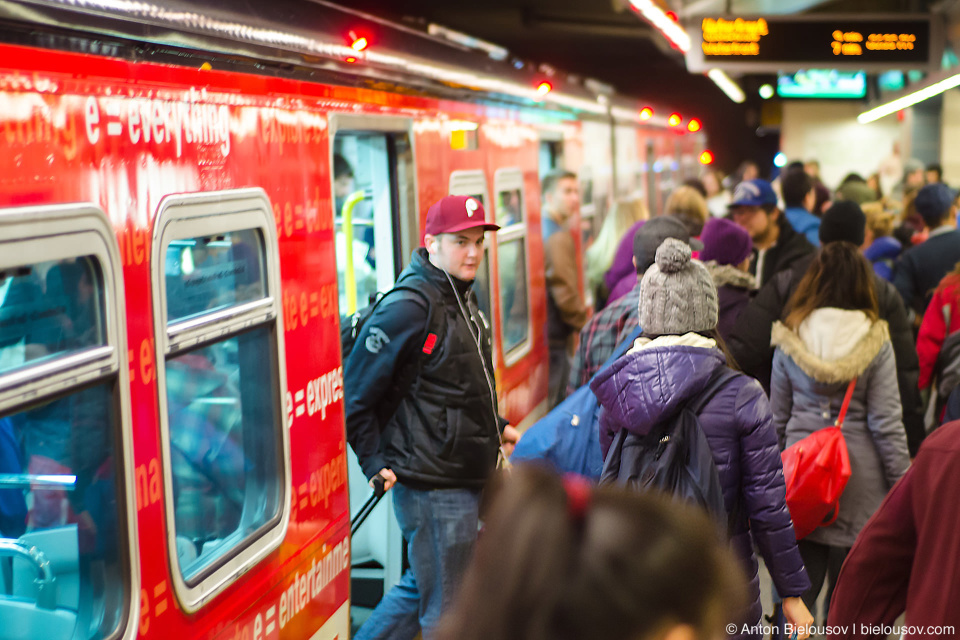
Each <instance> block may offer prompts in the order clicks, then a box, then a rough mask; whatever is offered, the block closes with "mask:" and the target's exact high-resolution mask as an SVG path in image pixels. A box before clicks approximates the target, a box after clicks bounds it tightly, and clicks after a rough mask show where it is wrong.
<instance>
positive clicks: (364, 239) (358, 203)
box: [333, 133, 396, 315]
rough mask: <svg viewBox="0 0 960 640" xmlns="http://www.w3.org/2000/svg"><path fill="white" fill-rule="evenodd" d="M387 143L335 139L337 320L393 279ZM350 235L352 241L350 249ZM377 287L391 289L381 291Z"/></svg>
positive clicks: (371, 137) (348, 136) (369, 137)
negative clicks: (339, 314) (338, 305)
mask: <svg viewBox="0 0 960 640" xmlns="http://www.w3.org/2000/svg"><path fill="white" fill-rule="evenodd" d="M389 143H390V140H389V136H387V135H385V134H366V133H338V134H337V137H336V140H335V141H334V156H333V195H334V208H335V212H336V216H335V217H336V254H337V279H338V284H339V287H340V289H339V290H340V313H341V315H350V314H352V313H354V312H355V311H356V310H357V309H362V308H364V307H366V306H367V305H368V304H369V303H370V301H371V300H372V299H373V297H375V296H376V294H377V291H378V290H381V289H382V290H386V288H389V286H392V284H393V281H394V280H395V279H396V273H395V271H396V267H395V265H394V247H393V242H394V233H393V227H394V223H393V221H394V188H393V182H392V179H391V175H392V171H391V159H390V144H389ZM345 225H346V226H345ZM348 231H349V233H350V234H351V235H352V238H351V242H350V243H349V246H348V242H347V240H348V238H347V235H348ZM351 255H352V260H351ZM381 272H382V273H381ZM378 275H379V277H378ZM381 283H389V284H388V285H387V286H386V287H384V286H383V285H382V284H381Z"/></svg>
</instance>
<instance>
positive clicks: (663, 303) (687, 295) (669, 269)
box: [639, 238, 719, 336]
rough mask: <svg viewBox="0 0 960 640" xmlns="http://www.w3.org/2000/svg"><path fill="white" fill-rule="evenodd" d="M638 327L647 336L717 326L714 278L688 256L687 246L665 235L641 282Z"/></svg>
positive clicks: (717, 302)
mask: <svg viewBox="0 0 960 640" xmlns="http://www.w3.org/2000/svg"><path fill="white" fill-rule="evenodd" d="M639 311H640V326H641V327H642V328H643V332H644V333H645V334H647V335H655V336H662V335H683V334H685V333H689V332H697V331H710V330H711V329H715V328H716V326H717V320H718V313H719V300H718V298H717V287H716V286H715V285H714V284H713V277H712V276H711V275H710V272H709V271H707V268H706V267H705V266H703V263H702V262H700V261H699V260H692V259H691V251H690V247H689V246H688V245H687V244H686V243H685V242H682V241H680V240H677V239H676V238H667V239H666V240H664V241H663V243H662V244H661V245H660V246H659V247H658V248H657V260H656V262H655V263H654V264H653V266H651V267H650V268H649V269H647V271H646V273H644V274H643V279H642V280H641V281H640V304H639Z"/></svg>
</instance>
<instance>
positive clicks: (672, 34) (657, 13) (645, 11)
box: [630, 0, 690, 53]
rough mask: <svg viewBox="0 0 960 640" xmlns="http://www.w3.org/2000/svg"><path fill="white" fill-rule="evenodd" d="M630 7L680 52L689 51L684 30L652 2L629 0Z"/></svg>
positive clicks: (648, 0) (650, 0) (688, 39)
mask: <svg viewBox="0 0 960 640" xmlns="http://www.w3.org/2000/svg"><path fill="white" fill-rule="evenodd" d="M630 6H632V7H633V8H634V10H636V11H637V12H638V13H639V14H640V15H641V16H643V17H644V19H645V20H647V21H648V22H650V24H652V25H653V26H654V27H656V28H657V29H658V30H659V31H660V33H662V34H663V35H664V37H666V39H667V40H669V41H670V42H672V43H673V44H674V45H676V47H677V48H678V49H680V51H683V52H684V53H686V52H687V51H689V50H690V36H689V35H688V34H687V32H686V30H684V28H683V27H681V26H680V25H679V24H677V23H676V22H674V21H673V20H671V19H670V16H668V15H667V14H666V12H664V10H663V9H661V8H660V7H658V6H657V5H656V4H655V3H654V2H653V0H630Z"/></svg>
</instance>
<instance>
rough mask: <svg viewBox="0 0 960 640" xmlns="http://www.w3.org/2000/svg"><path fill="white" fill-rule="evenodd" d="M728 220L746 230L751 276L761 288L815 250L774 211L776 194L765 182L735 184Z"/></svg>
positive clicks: (777, 210) (776, 210)
mask: <svg viewBox="0 0 960 640" xmlns="http://www.w3.org/2000/svg"><path fill="white" fill-rule="evenodd" d="M730 218H731V219H732V220H733V221H734V222H736V223H737V224H738V225H740V226H741V227H743V228H744V229H746V230H747V232H748V233H749V234H750V237H751V238H752V239H753V259H752V260H751V261H750V273H751V274H752V275H754V276H756V278H757V286H760V287H762V286H763V285H764V284H766V283H767V282H769V281H770V280H771V279H772V278H773V277H774V276H775V275H776V274H778V273H780V272H781V271H786V270H788V269H790V268H791V267H792V266H793V265H794V263H796V262H797V261H801V260H804V259H806V260H807V262H806V264H809V257H810V256H811V255H813V252H814V251H815V250H816V249H815V248H814V246H813V245H812V244H810V243H809V242H808V241H807V239H806V238H805V237H804V236H803V235H802V234H800V233H797V232H796V230H794V228H793V226H792V225H791V224H790V222H789V221H788V220H787V218H786V216H785V215H783V212H781V211H780V209H778V208H777V194H776V193H774V191H773V187H771V186H770V183H769V182H767V181H766V180H760V179H757V180H750V181H748V182H741V183H740V184H738V185H737V188H736V190H735V191H734V193H733V201H732V202H731V203H730Z"/></svg>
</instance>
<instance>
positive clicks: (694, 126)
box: [687, 118, 703, 133]
mask: <svg viewBox="0 0 960 640" xmlns="http://www.w3.org/2000/svg"><path fill="white" fill-rule="evenodd" d="M702 128H703V126H702V125H701V124H700V121H699V120H697V119H696V118H693V119H692V120H691V121H690V122H689V123H688V124H687V131H689V132H690V133H696V132H697V131H700V129H702Z"/></svg>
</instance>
